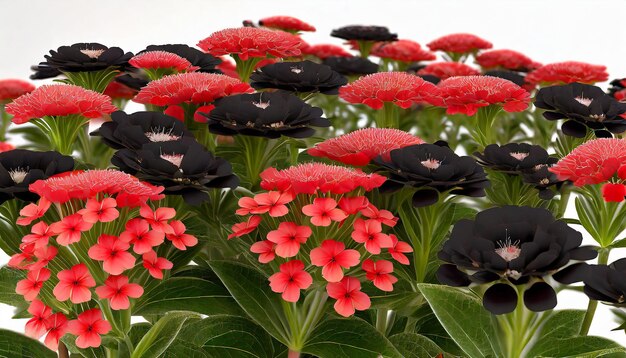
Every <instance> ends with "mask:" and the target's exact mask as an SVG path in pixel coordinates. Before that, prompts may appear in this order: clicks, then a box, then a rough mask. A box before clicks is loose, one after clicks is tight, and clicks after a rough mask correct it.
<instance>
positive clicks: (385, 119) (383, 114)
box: [376, 102, 400, 128]
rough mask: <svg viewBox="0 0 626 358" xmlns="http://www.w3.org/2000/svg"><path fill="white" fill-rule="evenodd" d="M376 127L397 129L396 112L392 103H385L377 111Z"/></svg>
mask: <svg viewBox="0 0 626 358" xmlns="http://www.w3.org/2000/svg"><path fill="white" fill-rule="evenodd" d="M377 114H378V115H377V118H376V127H378V128H398V127H399V125H400V124H399V120H398V110H397V107H396V105H395V104H393V103H392V102H385V104H384V105H383V108H382V109H380V110H378V113H377Z"/></svg>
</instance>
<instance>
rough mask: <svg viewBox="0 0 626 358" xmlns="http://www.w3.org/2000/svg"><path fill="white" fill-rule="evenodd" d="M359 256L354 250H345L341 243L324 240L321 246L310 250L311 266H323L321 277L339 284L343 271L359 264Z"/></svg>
mask: <svg viewBox="0 0 626 358" xmlns="http://www.w3.org/2000/svg"><path fill="white" fill-rule="evenodd" d="M359 259H360V255H359V252H358V251H356V250H346V245H344V244H343V242H339V241H335V240H324V241H322V245H321V246H320V247H317V248H315V249H313V250H311V264H313V265H315V266H323V268H322V277H324V279H326V281H328V282H339V281H341V279H342V278H343V269H342V268H345V269H348V268H350V267H353V266H356V265H358V264H359Z"/></svg>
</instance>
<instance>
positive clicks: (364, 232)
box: [352, 219, 393, 255]
mask: <svg viewBox="0 0 626 358" xmlns="http://www.w3.org/2000/svg"><path fill="white" fill-rule="evenodd" d="M382 230H383V228H382V225H381V224H380V222H379V221H376V220H363V219H356V220H355V221H354V231H353V232H352V239H353V240H354V241H356V242H358V243H361V244H365V249H366V250H367V252H369V253H370V254H374V255H378V254H380V249H381V248H390V247H392V246H393V242H392V241H391V238H390V237H389V236H388V235H386V234H383V233H382Z"/></svg>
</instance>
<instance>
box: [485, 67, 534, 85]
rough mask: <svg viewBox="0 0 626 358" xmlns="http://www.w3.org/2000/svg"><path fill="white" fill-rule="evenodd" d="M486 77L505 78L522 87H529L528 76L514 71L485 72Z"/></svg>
mask: <svg viewBox="0 0 626 358" xmlns="http://www.w3.org/2000/svg"><path fill="white" fill-rule="evenodd" d="M485 76H491V77H499V78H504V79H505V80H509V81H511V82H513V83H515V84H516V85H518V86H520V87H524V86H526V85H528V84H527V83H526V76H523V75H521V74H519V73H518V72H514V71H504V70H492V71H487V72H485Z"/></svg>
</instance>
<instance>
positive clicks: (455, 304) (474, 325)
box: [418, 284, 501, 357]
mask: <svg viewBox="0 0 626 358" xmlns="http://www.w3.org/2000/svg"><path fill="white" fill-rule="evenodd" d="M418 287H419V290H420V291H421V292H422V294H423V295H424V298H426V301H428V303H429V304H430V306H431V307H432V310H433V312H434V313H435V315H436V316H437V319H438V320H439V322H441V325H442V326H443V327H444V328H445V329H446V332H448V334H449V335H450V337H452V339H453V340H454V341H455V342H456V344H458V346H459V347H460V348H461V349H462V350H463V351H464V352H465V353H467V355H469V356H470V357H498V356H500V352H501V350H500V347H499V344H498V341H497V339H495V337H497V333H496V331H495V329H494V324H493V317H492V315H491V314H490V313H489V312H487V310H485V309H484V308H483V305H482V303H481V301H480V299H479V298H478V297H476V296H474V295H472V294H469V293H466V292H464V291H461V289H458V288H454V287H448V286H442V285H432V284H420V285H419V286H418Z"/></svg>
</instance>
